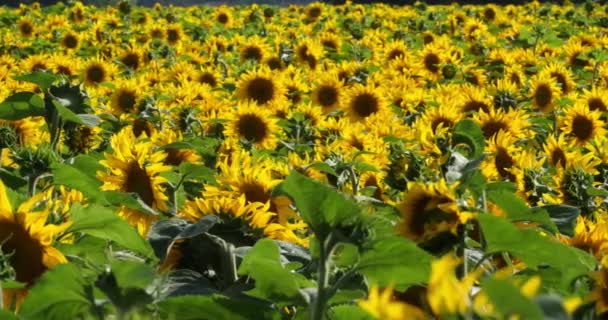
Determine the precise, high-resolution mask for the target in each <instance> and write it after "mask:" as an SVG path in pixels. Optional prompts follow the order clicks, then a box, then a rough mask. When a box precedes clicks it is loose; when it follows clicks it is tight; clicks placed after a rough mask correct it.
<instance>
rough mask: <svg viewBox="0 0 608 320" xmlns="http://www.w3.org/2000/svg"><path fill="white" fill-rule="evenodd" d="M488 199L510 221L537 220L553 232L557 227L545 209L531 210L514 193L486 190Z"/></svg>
mask: <svg viewBox="0 0 608 320" xmlns="http://www.w3.org/2000/svg"><path fill="white" fill-rule="evenodd" d="M487 198H488V201H490V202H492V203H494V204H495V205H497V206H498V207H499V208H500V209H502V210H503V211H504V212H505V214H506V215H507V218H508V219H509V220H510V221H513V222H515V221H529V222H538V223H540V224H541V225H542V226H543V227H545V228H546V229H547V230H549V231H551V232H553V233H555V232H557V227H556V226H555V224H554V223H553V221H552V220H551V217H549V214H548V213H547V211H544V210H532V209H531V208H529V207H528V205H527V204H526V203H525V202H524V200H522V199H521V198H519V197H518V196H517V195H515V194H514V193H511V192H509V191H505V190H501V191H488V192H487Z"/></svg>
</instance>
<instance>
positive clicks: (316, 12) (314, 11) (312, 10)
mask: <svg viewBox="0 0 608 320" xmlns="http://www.w3.org/2000/svg"><path fill="white" fill-rule="evenodd" d="M323 9H324V6H323V4H322V3H319V2H314V3H311V4H309V5H308V6H307V7H306V10H305V14H306V19H307V20H309V21H314V20H317V19H318V18H319V17H320V16H321V15H322V14H323Z"/></svg>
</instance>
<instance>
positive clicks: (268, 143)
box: [224, 101, 279, 149]
mask: <svg viewBox="0 0 608 320" xmlns="http://www.w3.org/2000/svg"><path fill="white" fill-rule="evenodd" d="M227 118H228V121H229V123H228V124H227V125H226V127H225V129H224V134H225V136H226V137H227V139H228V140H230V139H237V140H244V141H247V142H249V143H251V144H252V145H253V146H255V147H256V148H259V149H274V148H275V147H276V144H277V142H278V139H277V137H276V134H277V133H278V132H279V127H278V124H277V121H276V120H275V119H273V118H272V112H271V111H270V110H267V109H261V110H260V109H259V108H258V107H257V105H256V104H255V103H254V102H252V101H249V102H245V103H239V104H238V106H237V108H236V109H235V110H234V111H233V112H231V113H230V114H229V115H227Z"/></svg>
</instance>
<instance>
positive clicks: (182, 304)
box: [158, 295, 276, 320]
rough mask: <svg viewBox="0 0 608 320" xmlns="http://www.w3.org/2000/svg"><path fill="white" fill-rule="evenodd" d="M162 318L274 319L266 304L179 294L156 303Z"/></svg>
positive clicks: (186, 319) (189, 319) (209, 319)
mask: <svg viewBox="0 0 608 320" xmlns="http://www.w3.org/2000/svg"><path fill="white" fill-rule="evenodd" d="M158 307H159V309H160V311H161V313H162V314H163V315H164V317H163V319H179V320H248V319H275V318H276V317H275V316H273V313H274V315H276V312H272V311H271V310H270V309H269V308H268V307H267V306H265V305H263V304H258V303H254V302H250V301H245V300H238V299H230V298H228V297H225V296H221V295H206V296H193V295H192V296H181V297H173V298H169V299H166V300H163V301H161V302H159V303H158Z"/></svg>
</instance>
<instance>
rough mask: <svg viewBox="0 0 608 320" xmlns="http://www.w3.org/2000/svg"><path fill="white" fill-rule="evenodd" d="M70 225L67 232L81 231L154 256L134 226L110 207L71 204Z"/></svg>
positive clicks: (146, 255)
mask: <svg viewBox="0 0 608 320" xmlns="http://www.w3.org/2000/svg"><path fill="white" fill-rule="evenodd" d="M70 214H71V216H72V222H73V224H72V226H71V227H70V229H69V230H68V232H82V233H85V234H88V235H91V236H94V237H98V238H102V239H106V240H111V241H113V242H115V243H116V244H118V245H120V246H122V247H124V248H126V249H129V250H133V251H134V252H137V253H139V254H142V255H144V256H145V257H147V258H152V257H154V251H153V250H152V248H151V247H150V245H149V244H148V242H146V240H144V238H142V237H141V236H140V235H139V234H138V233H137V231H136V230H135V228H133V227H132V226H131V225H129V223H127V222H126V221H125V220H123V219H122V218H120V217H119V216H117V215H116V214H114V212H112V210H111V209H109V208H106V207H102V206H99V205H95V204H91V205H89V206H87V207H82V206H80V205H78V204H76V205H73V206H72V210H71V211H70Z"/></svg>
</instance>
